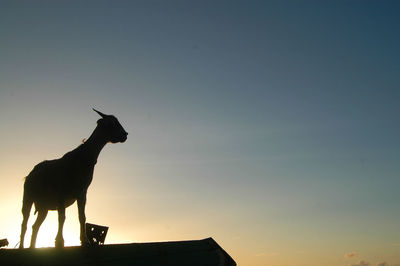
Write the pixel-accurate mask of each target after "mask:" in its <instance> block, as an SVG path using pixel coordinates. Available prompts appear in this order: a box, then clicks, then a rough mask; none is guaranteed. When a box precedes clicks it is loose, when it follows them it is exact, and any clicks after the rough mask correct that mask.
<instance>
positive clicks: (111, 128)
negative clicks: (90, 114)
mask: <svg viewBox="0 0 400 266" xmlns="http://www.w3.org/2000/svg"><path fill="white" fill-rule="evenodd" d="M93 111H95V112H96V113H98V114H99V115H100V116H101V117H102V118H101V119H99V120H98V121H97V124H98V125H99V127H100V128H101V130H102V131H103V132H104V133H105V135H106V138H107V140H108V141H110V142H111V143H117V142H125V141H126V139H127V136H128V132H126V131H125V129H124V128H123V127H122V126H121V124H120V123H119V121H118V119H117V118H116V117H115V116H113V115H106V114H103V113H102V112H99V111H97V110H96V109H93Z"/></svg>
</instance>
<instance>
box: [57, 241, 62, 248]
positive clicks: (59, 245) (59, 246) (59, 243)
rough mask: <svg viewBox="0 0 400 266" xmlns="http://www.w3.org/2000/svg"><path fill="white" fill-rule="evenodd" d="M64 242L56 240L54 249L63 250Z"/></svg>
mask: <svg viewBox="0 0 400 266" xmlns="http://www.w3.org/2000/svg"><path fill="white" fill-rule="evenodd" d="M63 247H64V240H56V248H63Z"/></svg>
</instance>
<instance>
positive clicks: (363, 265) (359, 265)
mask: <svg viewBox="0 0 400 266" xmlns="http://www.w3.org/2000/svg"><path fill="white" fill-rule="evenodd" d="M370 265H371V264H370V263H369V262H367V261H365V260H360V261H359V262H358V263H356V264H351V266H370Z"/></svg>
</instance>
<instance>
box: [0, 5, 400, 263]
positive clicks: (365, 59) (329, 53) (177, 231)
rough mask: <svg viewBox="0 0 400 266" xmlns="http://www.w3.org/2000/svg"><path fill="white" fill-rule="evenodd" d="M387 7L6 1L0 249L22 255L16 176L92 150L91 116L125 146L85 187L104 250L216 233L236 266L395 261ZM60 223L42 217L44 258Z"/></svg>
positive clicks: (399, 216) (395, 87)
mask: <svg viewBox="0 0 400 266" xmlns="http://www.w3.org/2000/svg"><path fill="white" fill-rule="evenodd" d="M399 10H400V2H398V1H368V0H367V1H174V0H171V1H158V0H156V1H107V0H106V1H91V0H89V1H61V2H59V1H8V0H6V1H1V3H0V34H1V35H0V36H1V38H2V41H1V42H0V140H1V145H0V187H1V193H0V217H1V219H0V239H2V238H7V239H8V241H9V242H10V245H9V246H8V248H14V247H16V246H18V242H19V235H20V230H21V222H22V214H21V207H22V195H23V184H24V177H26V176H27V175H28V174H29V173H30V171H31V170H32V169H33V167H34V166H35V165H36V164H38V163H40V162H42V161H43V160H50V159H55V158H60V157H61V156H63V155H64V154H65V153H66V152H68V151H71V150H73V149H75V148H76V147H77V146H78V145H80V144H81V143H82V139H88V137H89V136H90V134H91V133H92V132H93V130H94V129H95V127H96V125H97V120H98V119H99V118H100V116H99V114H97V113H96V112H94V111H93V110H92V108H96V109H98V110H100V111H101V112H104V113H107V114H113V115H115V117H117V118H118V121H119V122H120V123H121V125H122V126H123V127H124V128H125V129H126V131H127V132H129V136H128V139H127V141H126V142H124V143H116V144H111V143H108V144H107V145H106V146H105V147H104V149H103V150H102V151H101V153H100V156H99V158H98V160H97V164H96V167H95V171H94V178H93V181H92V183H91V185H90V187H89V189H88V194H87V204H86V217H87V222H89V223H94V224H100V225H105V226H108V227H109V231H108V234H107V238H106V244H110V243H131V242H153V241H166V240H190V239H204V238H207V237H212V238H214V240H215V241H216V242H217V243H218V244H219V245H221V247H222V248H224V249H225V250H226V251H227V252H228V253H229V254H230V255H231V256H232V257H233V259H235V261H236V262H237V264H238V265H244V266H246V265H249V266H261V265H271V266H321V265H323V266H337V265H339V266H360V265H369V266H376V265H379V266H387V265H389V266H395V265H400V245H399V243H400V230H399V229H400V223H399V221H400V204H399V203H400V193H399V191H398V190H399V187H400V178H399V173H400V161H399V158H400V140H399V136H400V126H399V125H400V123H399V122H400V121H399V114H400V105H399V99H400V90H399V84H400V74H399V62H400V52H399V47H400V34H399V32H398V31H399V30H398V29H399V28H400V16H399ZM54 178H57V177H54ZM77 213H78V211H77V205H76V203H75V204H73V205H72V206H71V207H69V208H68V209H67V212H66V221H65V227H64V240H65V244H66V245H67V246H73V245H79V244H80V240H79V221H78V215H77ZM35 219H36V215H34V208H32V210H31V215H30V219H29V223H28V231H27V234H26V237H25V247H28V246H29V243H30V236H31V231H32V230H31V227H32V224H33V223H34V221H35ZM57 226H58V221H57V212H55V211H51V212H49V214H48V217H47V219H46V220H45V222H44V223H43V225H42V227H41V228H40V231H39V235H38V240H37V246H38V247H48V246H50V247H52V246H54V239H55V237H56V234H57ZM363 263H364V264H363Z"/></svg>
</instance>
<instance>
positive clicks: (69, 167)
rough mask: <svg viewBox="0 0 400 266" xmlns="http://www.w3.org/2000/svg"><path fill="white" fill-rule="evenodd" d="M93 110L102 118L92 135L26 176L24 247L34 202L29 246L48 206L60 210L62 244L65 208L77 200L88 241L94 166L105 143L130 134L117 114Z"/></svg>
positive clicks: (84, 240)
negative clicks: (88, 196)
mask: <svg viewBox="0 0 400 266" xmlns="http://www.w3.org/2000/svg"><path fill="white" fill-rule="evenodd" d="M93 110H94V111H95V112H97V113H98V114H99V115H100V116H101V117H102V118H101V119H99V120H98V121H97V127H96V129H95V130H94V131H93V133H92V135H91V136H90V137H89V139H88V140H87V141H86V142H85V143H83V144H82V145H80V146H78V147H77V148H76V149H74V150H72V151H70V152H68V153H66V154H65V155H64V156H63V157H62V158H60V159H56V160H51V161H44V162H41V163H39V164H38V165H36V166H35V167H34V168H33V170H32V171H31V172H30V173H29V175H28V176H27V177H26V179H25V183H24V198H23V202H22V215H23V221H22V225H21V241H20V245H19V248H23V247H24V238H25V232H26V227H27V223H28V218H29V214H30V211H31V207H32V204H33V203H34V204H35V208H36V211H35V213H36V212H38V216H37V219H36V221H35V223H34V224H33V226H32V238H31V245H30V247H31V248H34V247H35V245H36V237H37V234H38V231H39V227H40V225H41V224H42V222H43V221H44V219H45V218H46V216H47V212H48V211H49V210H57V211H58V233H57V236H56V239H55V245H56V247H63V246H64V239H63V235H62V230H63V226H64V221H65V208H66V207H68V206H70V205H72V204H73V203H74V202H75V200H77V202H78V213H79V223H80V240H81V245H87V244H88V241H87V237H86V231H85V222H86V217H85V204H86V192H87V189H88V187H89V185H90V183H91V182H92V178H93V170H94V166H95V164H96V162H97V158H98V156H99V153H100V151H101V149H102V148H103V147H104V145H106V144H107V143H108V142H112V143H117V142H125V141H126V139H127V135H128V133H127V132H126V131H125V130H124V129H123V127H122V126H121V124H120V123H119V122H118V120H117V118H116V117H115V116H113V115H105V114H103V113H101V112H99V111H97V110H95V109H93Z"/></svg>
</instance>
